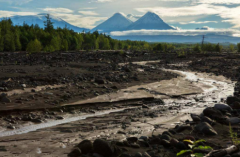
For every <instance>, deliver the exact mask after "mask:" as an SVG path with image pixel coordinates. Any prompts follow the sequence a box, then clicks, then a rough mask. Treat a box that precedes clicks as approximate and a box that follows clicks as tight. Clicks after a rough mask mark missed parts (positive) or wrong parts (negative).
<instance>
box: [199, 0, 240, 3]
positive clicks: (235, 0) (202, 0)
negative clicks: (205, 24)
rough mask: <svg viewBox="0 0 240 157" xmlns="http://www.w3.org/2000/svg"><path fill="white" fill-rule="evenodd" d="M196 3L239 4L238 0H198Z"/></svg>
mask: <svg viewBox="0 0 240 157" xmlns="http://www.w3.org/2000/svg"><path fill="white" fill-rule="evenodd" d="M197 3H206V4H240V1H239V0H198V2H197Z"/></svg>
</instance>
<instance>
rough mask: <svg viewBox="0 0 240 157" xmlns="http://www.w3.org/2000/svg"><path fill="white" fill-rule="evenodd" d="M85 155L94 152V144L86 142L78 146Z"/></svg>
mask: <svg viewBox="0 0 240 157" xmlns="http://www.w3.org/2000/svg"><path fill="white" fill-rule="evenodd" d="M77 147H78V148H79V149H80V150H81V152H82V153H83V154H88V153H91V152H92V151H93V144H92V142H91V141H89V140H84V141H82V142H81V143H79V144H78V145H77Z"/></svg>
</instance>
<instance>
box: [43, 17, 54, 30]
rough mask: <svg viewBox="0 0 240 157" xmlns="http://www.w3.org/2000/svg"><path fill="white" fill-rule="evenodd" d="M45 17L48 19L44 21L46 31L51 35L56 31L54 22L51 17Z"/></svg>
mask: <svg viewBox="0 0 240 157" xmlns="http://www.w3.org/2000/svg"><path fill="white" fill-rule="evenodd" d="M45 17H46V21H44V26H45V30H46V31H47V32H49V33H52V32H53V30H54V27H53V22H52V21H51V18H50V15H49V14H47V15H46V16H45Z"/></svg>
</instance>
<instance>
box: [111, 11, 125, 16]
mask: <svg viewBox="0 0 240 157" xmlns="http://www.w3.org/2000/svg"><path fill="white" fill-rule="evenodd" d="M113 16H124V17H125V15H124V14H123V13H121V12H117V13H115V14H114V15H113Z"/></svg>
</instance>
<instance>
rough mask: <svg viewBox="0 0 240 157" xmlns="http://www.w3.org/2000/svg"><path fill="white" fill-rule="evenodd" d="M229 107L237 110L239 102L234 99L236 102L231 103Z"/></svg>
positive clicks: (239, 105) (239, 106)
mask: <svg viewBox="0 0 240 157" xmlns="http://www.w3.org/2000/svg"><path fill="white" fill-rule="evenodd" d="M231 107H232V109H237V110H239V109H240V102H237V101H236V102H234V103H232V105H231Z"/></svg>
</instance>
